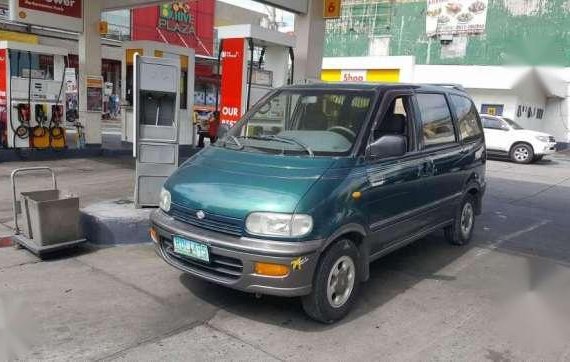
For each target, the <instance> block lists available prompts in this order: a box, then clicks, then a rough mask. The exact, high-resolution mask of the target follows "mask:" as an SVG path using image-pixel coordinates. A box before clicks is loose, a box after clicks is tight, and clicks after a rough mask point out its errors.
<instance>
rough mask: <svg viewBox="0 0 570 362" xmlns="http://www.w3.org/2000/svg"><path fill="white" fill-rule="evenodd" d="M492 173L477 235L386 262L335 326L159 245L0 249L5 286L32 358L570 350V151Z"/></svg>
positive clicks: (497, 167)
mask: <svg viewBox="0 0 570 362" xmlns="http://www.w3.org/2000/svg"><path fill="white" fill-rule="evenodd" d="M114 172H119V171H117V170H115V171H114ZM122 172H123V171H120V172H119V174H121V175H122ZM125 172H126V171H125ZM102 174H103V173H102ZM95 179H96V178H94V180H95ZM119 179H120V177H117V182H119ZM488 180H489V186H488V194H487V197H486V199H485V205H484V214H483V215H482V216H481V217H479V218H478V219H477V224H476V231H475V235H474V241H473V243H472V244H471V245H470V246H468V247H451V246H449V245H447V243H446V242H445V241H444V240H443V237H442V235H441V234H434V235H432V236H430V237H428V238H426V239H424V240H421V241H419V242H417V243H415V244H413V245H410V246H409V247H406V248H404V249H402V250H400V251H398V252H396V253H394V254H391V255H389V256H387V257H385V258H383V259H381V260H380V261H378V262H376V263H374V264H373V265H372V267H371V279H370V281H368V282H367V283H365V284H363V285H362V288H361V293H360V299H359V302H358V303H357V304H356V308H355V310H354V311H353V312H352V313H351V314H350V315H349V316H348V318H346V319H345V320H343V321H341V322H340V323H337V324H335V325H332V326H324V325H320V324H316V323H314V322H312V321H310V320H309V319H307V317H305V315H304V314H303V311H302V308H301V306H300V303H299V301H298V300H296V299H282V298H274V297H263V298H261V299H256V298H255V297H254V296H251V295H247V294H244V293H240V292H236V291H233V290H228V289H225V288H222V287H218V286H216V285H212V284H210V283H206V282H202V281H199V280H196V279H193V278H191V277H189V276H187V275H185V274H183V273H180V272H178V271H177V270H174V269H172V268H170V267H169V266H167V265H166V264H165V263H164V262H162V261H161V260H159V259H158V258H157V257H156V256H155V254H154V251H153V249H152V245H149V244H145V245H135V246H120V247H108V248H91V249H87V250H85V251H83V252H82V253H81V254H79V255H74V256H62V257H59V258H56V259H53V260H49V261H46V262H41V263H40V262H38V261H37V259H35V258H34V257H32V256H30V255H29V254H27V253H26V252H25V251H18V250H13V249H10V248H4V249H0V298H3V299H4V300H7V299H9V300H11V301H13V304H16V305H21V306H23V308H25V309H24V310H26V311H27V313H28V314H29V316H30V317H31V319H32V323H33V325H34V326H36V328H30V329H31V330H37V333H36V335H35V339H34V340H33V343H32V346H31V350H30V351H29V352H27V354H24V355H23V356H24V357H25V358H29V359H57V360H84V359H89V360H100V359H103V360H114V359H121V360H129V361H130V360H132V361H135V360H136V361H138V360H183V359H184V360H188V359H191V360H203V361H209V360H214V359H215V360H218V359H230V360H264V361H265V360H293V361H297V360H299V361H300V360H317V361H318V360H327V361H330V360H339V361H340V360H459V359H461V360H493V361H507V360H568V359H570V340H569V339H568V338H567V336H568V335H570V331H569V330H568V326H570V323H569V322H570V315H569V312H570V311H569V310H568V309H569V305H568V303H567V301H568V300H570V288H568V285H570V236H569V235H570V225H569V223H568V215H569V214H570V158H568V157H566V156H556V157H553V158H551V160H550V161H548V160H546V161H543V162H541V163H540V164H536V165H525V166H520V165H514V164H511V163H507V162H496V161H490V162H489V163H488ZM0 182H1V181H0ZM93 187H101V185H98V186H93ZM0 205H1V204H0Z"/></svg>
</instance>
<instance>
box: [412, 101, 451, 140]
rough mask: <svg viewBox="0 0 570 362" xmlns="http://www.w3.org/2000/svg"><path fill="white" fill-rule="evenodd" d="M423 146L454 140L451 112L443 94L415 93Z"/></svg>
mask: <svg viewBox="0 0 570 362" xmlns="http://www.w3.org/2000/svg"><path fill="white" fill-rule="evenodd" d="M416 99H417V100H418V106H419V108H420V116H421V120H422V139H423V143H424V147H425V148H429V147H435V146H440V145H444V144H448V143H454V142H456V139H455V132H454V128H453V121H452V120H451V112H450V111H449V106H448V105H447V101H446V100H445V96H444V95H443V94H427V93H420V94H417V95H416Z"/></svg>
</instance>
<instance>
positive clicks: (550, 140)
mask: <svg viewBox="0 0 570 362" xmlns="http://www.w3.org/2000/svg"><path fill="white" fill-rule="evenodd" d="M548 141H549V142H556V139H554V137H552V136H550V137H548Z"/></svg>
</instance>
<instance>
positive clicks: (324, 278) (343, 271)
mask: <svg viewBox="0 0 570 362" xmlns="http://www.w3.org/2000/svg"><path fill="white" fill-rule="evenodd" d="M359 279H360V278H359V268H358V249H357V248H356V246H355V245H354V243H353V242H352V241H351V240H349V239H342V240H339V241H338V242H336V243H334V244H333V245H332V246H331V247H330V248H329V249H328V250H327V251H326V252H325V253H324V254H323V255H322V257H321V260H320V261H319V265H318V266H317V268H316V270H315V276H314V278H313V291H312V292H311V294H309V295H307V296H304V297H303V309H305V312H306V313H307V314H308V315H309V316H310V317H311V318H313V319H314V320H316V321H319V322H322V323H333V322H336V321H338V320H340V319H342V318H344V317H345V316H346V315H347V314H348V312H350V309H351V308H352V305H353V304H354V301H355V299H356V294H357V291H358V287H359Z"/></svg>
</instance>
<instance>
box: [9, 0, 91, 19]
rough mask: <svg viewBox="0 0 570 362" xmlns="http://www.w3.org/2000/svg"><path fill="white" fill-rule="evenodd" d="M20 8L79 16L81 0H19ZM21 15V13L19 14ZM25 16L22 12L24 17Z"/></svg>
mask: <svg viewBox="0 0 570 362" xmlns="http://www.w3.org/2000/svg"><path fill="white" fill-rule="evenodd" d="M18 5H19V7H20V8H21V9H30V10H35V11H41V12H44V13H50V14H56V15H63V16H71V17H73V18H79V19H80V18H81V17H82V13H81V0H19V2H18ZM20 17H22V14H20ZM25 17H26V15H25V12H24V18H25Z"/></svg>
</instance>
